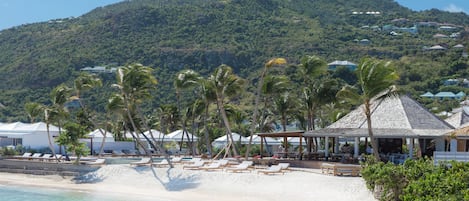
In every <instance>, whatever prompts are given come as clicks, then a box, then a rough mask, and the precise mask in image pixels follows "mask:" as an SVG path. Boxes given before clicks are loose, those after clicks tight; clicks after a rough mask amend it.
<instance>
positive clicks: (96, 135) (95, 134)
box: [88, 129, 114, 138]
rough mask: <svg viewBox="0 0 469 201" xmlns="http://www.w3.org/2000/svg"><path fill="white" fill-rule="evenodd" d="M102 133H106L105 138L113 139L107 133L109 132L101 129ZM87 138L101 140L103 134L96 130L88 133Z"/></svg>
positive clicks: (109, 133) (110, 134)
mask: <svg viewBox="0 0 469 201" xmlns="http://www.w3.org/2000/svg"><path fill="white" fill-rule="evenodd" d="M101 130H102V132H103V133H106V138H114V137H112V133H111V132H109V131H106V130H104V129H101ZM88 137H92V138H102V137H104V136H103V134H102V133H101V131H99V129H96V130H94V131H92V132H90V133H88Z"/></svg>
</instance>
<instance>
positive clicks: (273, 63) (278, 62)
mask: <svg viewBox="0 0 469 201" xmlns="http://www.w3.org/2000/svg"><path fill="white" fill-rule="evenodd" d="M286 63H287V60H286V59H284V58H273V59H271V60H269V61H267V63H265V65H264V68H263V70H262V72H261V75H260V76H259V82H258V83H257V91H256V97H255V100H254V111H253V113H252V118H251V128H250V133H249V134H250V136H249V143H248V146H247V147H246V155H245V158H246V159H248V157H249V152H250V149H251V144H252V136H253V135H254V132H255V129H256V125H257V118H258V117H257V115H259V99H260V96H261V90H262V86H263V82H264V77H265V76H266V74H267V70H269V69H270V68H272V67H273V66H276V65H283V64H286Z"/></svg>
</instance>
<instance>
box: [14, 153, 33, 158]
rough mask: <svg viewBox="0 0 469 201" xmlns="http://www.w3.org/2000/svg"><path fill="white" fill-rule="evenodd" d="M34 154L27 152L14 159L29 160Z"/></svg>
mask: <svg viewBox="0 0 469 201" xmlns="http://www.w3.org/2000/svg"><path fill="white" fill-rule="evenodd" d="M31 155H32V153H31V152H25V153H24V154H23V155H21V156H14V157H13V158H14V159H28V158H29V157H31Z"/></svg>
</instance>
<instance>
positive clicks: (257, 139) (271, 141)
mask: <svg viewBox="0 0 469 201" xmlns="http://www.w3.org/2000/svg"><path fill="white" fill-rule="evenodd" d="M246 139H247V142H246V144H247V143H249V137H247V138H246ZM265 141H267V145H279V144H282V142H280V141H279V140H277V139H275V138H273V137H265ZM265 141H264V144H265ZM252 144H261V137H260V136H258V135H253V136H252Z"/></svg>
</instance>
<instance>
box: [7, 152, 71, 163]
mask: <svg viewBox="0 0 469 201" xmlns="http://www.w3.org/2000/svg"><path fill="white" fill-rule="evenodd" d="M62 157H63V156H62V155H61V154H55V155H52V154H42V153H34V154H33V153H29V152H26V153H24V154H23V155H21V156H15V157H13V158H14V159H19V160H38V161H56V160H61V159H62Z"/></svg>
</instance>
